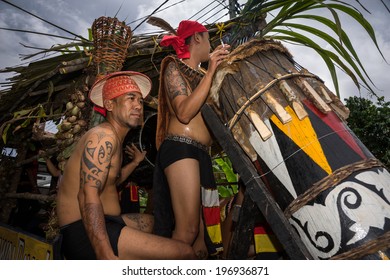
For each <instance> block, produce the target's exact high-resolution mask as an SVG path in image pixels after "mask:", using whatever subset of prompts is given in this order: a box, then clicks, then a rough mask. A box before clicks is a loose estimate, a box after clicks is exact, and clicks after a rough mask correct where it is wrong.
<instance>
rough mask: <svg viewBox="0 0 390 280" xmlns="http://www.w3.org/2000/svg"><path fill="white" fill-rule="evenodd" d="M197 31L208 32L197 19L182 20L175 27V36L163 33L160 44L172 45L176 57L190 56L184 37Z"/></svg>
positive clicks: (164, 45)
mask: <svg viewBox="0 0 390 280" xmlns="http://www.w3.org/2000/svg"><path fill="white" fill-rule="evenodd" d="M197 32H208V30H207V28H206V27H204V26H203V25H202V24H200V23H199V22H197V21H193V20H182V21H181V22H180V24H179V27H178V28H177V36H176V35H165V36H164V37H163V38H162V40H161V42H160V45H161V46H163V47H167V46H172V47H173V48H174V50H175V52H176V54H177V57H178V58H190V51H189V49H188V45H186V44H185V39H187V38H188V37H190V36H192V35H194V34H195V33H197Z"/></svg>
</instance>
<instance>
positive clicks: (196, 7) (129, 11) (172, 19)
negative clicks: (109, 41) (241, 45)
mask: <svg viewBox="0 0 390 280" xmlns="http://www.w3.org/2000/svg"><path fill="white" fill-rule="evenodd" d="M163 2H164V1H163V0H160V1H154V0H132V1H125V0H112V1H106V0H94V1H81V0H35V1H25V0H13V1H12V3H15V4H16V5H19V6H21V7H23V8H24V9H26V10H27V11H30V12H32V13H34V14H36V15H38V16H40V17H42V18H44V19H46V20H48V21H50V22H52V23H54V24H56V25H58V26H60V27H63V28H65V29H67V30H69V31H71V32H74V33H76V34H79V35H82V36H83V37H87V36H88V32H87V31H88V28H90V27H91V25H92V23H93V21H94V20H95V19H96V18H98V17H100V16H110V17H114V16H115V15H116V16H117V17H118V18H119V19H121V20H124V21H126V22H127V23H130V26H131V27H132V28H135V26H137V25H138V24H139V23H140V22H141V21H140V20H139V21H135V20H136V19H140V18H142V17H145V16H147V15H149V14H150V13H151V12H152V11H153V10H155V9H156V8H157V7H158V6H159V5H161V4H162V3H163ZM219 2H220V3H224V2H226V1H219ZM239 2H240V3H244V2H246V1H239ZM346 2H349V3H352V2H353V3H354V4H356V2H355V1H352V0H346ZM360 2H361V3H362V4H363V5H365V6H366V7H367V8H368V9H369V11H370V12H371V14H370V13H368V12H366V11H362V13H363V15H364V16H365V18H366V19H367V20H368V21H369V22H370V23H371V24H372V26H373V27H374V30H375V33H376V36H377V40H378V45H379V46H380V48H381V50H382V53H383V55H384V56H385V58H386V59H387V61H388V63H390V32H388V28H389V24H390V16H389V12H388V11H387V10H386V9H385V8H384V7H383V4H382V3H381V1H380V0H363V1H360ZM174 3H178V4H177V5H175V6H173V7H171V8H169V9H167V10H164V11H163V12H161V13H157V14H156V16H159V17H162V18H163V19H165V20H167V21H168V22H169V23H170V24H171V25H172V26H173V27H177V26H178V24H179V22H180V21H181V20H182V19H188V18H191V17H193V18H192V19H196V20H199V21H205V20H207V18H208V17H210V16H211V15H213V14H214V13H215V12H216V11H218V10H220V9H221V8H222V6H220V5H219V4H218V3H217V2H216V1H211V0H197V1H192V0H191V1H189V0H187V1H182V2H180V0H175V1H169V2H168V3H166V4H165V5H164V6H163V7H162V9H164V8H166V7H168V6H170V5H172V4H174ZM212 8H214V10H213V11H210V10H211V9H212ZM0 10H1V13H0V27H9V28H20V29H28V30H36V31H39V32H46V33H51V34H57V35H63V36H70V37H72V35H70V34H68V33H66V32H64V31H62V30H60V29H58V28H55V27H53V26H51V25H49V24H47V23H44V22H43V21H40V20H39V19H36V18H34V17H32V16H30V15H28V14H26V13H23V12H22V11H20V10H18V9H16V8H14V7H12V6H10V5H7V4H5V3H4V2H0ZM199 11H202V12H201V13H198V12H199ZM197 13H198V14H197ZM225 13H226V11H225ZM219 15H221V14H219ZM226 19H227V16H225V18H222V19H220V20H219V21H224V20H226ZM267 20H271V17H270V16H269V17H268V18H267ZM207 21H211V20H207ZM342 24H343V26H344V28H345V30H346V31H347V32H348V34H349V35H350V37H351V40H352V43H353V44H354V46H355V48H356V52H357V53H358V55H359V56H360V57H361V59H362V63H363V65H364V67H365V68H366V70H367V72H368V74H369V75H370V77H371V78H372V80H373V82H374V84H375V86H376V87H377V88H378V89H377V92H378V94H379V95H384V96H385V97H386V100H388V101H389V100H390V91H389V90H388V89H389V88H390V79H389V78H388V73H389V71H390V66H389V65H388V64H386V62H384V61H383V58H382V57H381V56H380V54H379V53H378V51H377V50H376V47H375V45H374V44H373V43H372V42H371V41H370V39H369V38H368V37H367V35H366V34H365V32H364V31H363V30H362V28H361V27H359V26H358V25H357V24H356V23H354V22H353V20H352V19H348V18H346V17H342ZM156 30H157V29H156V28H155V27H153V26H151V25H149V24H147V23H144V24H142V25H141V26H140V27H139V29H137V30H136V34H137V33H144V32H150V31H156ZM324 31H327V32H328V30H324ZM0 36H1V38H2V43H1V44H0V69H3V68H4V67H7V66H15V65H19V64H21V63H23V62H24V61H22V60H20V57H19V54H26V53H33V52H34V50H30V49H26V48H24V47H22V46H21V45H20V44H19V43H23V44H27V45H30V46H35V47H44V48H48V47H50V46H52V45H54V44H58V43H65V42H67V41H63V40H60V39H55V38H51V37H46V36H38V35H33V34H23V33H17V32H10V31H4V30H0ZM286 46H287V48H288V49H289V50H290V51H291V53H292V54H293V56H294V58H295V59H296V60H297V62H298V63H300V64H301V65H302V66H304V67H305V68H307V69H308V70H309V71H311V72H313V73H314V74H316V75H318V76H319V77H320V78H322V79H323V80H324V81H325V83H326V85H327V86H328V87H329V88H330V89H331V90H332V91H334V87H333V82H332V80H331V77H330V74H329V73H328V70H327V67H326V65H325V64H324V63H323V62H322V59H321V58H320V57H319V56H318V55H317V54H316V52H314V51H311V50H309V49H308V48H302V47H297V46H292V45H286ZM11 75H12V74H11ZM9 76H10V74H0V82H1V81H4V79H5V78H6V77H9ZM339 83H340V91H341V99H342V100H343V99H344V98H346V97H348V96H356V95H357V96H359V95H360V94H361V96H362V97H368V95H367V91H366V90H365V89H362V90H361V92H360V93H359V91H358V89H357V88H356V86H355V85H354V84H353V82H352V81H351V79H350V78H349V77H347V76H346V75H345V74H343V73H340V75H339Z"/></svg>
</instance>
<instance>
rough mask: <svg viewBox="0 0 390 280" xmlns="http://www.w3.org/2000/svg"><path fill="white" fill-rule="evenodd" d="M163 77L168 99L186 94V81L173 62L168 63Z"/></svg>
mask: <svg viewBox="0 0 390 280" xmlns="http://www.w3.org/2000/svg"><path fill="white" fill-rule="evenodd" d="M164 79H165V83H166V86H167V90H168V96H169V99H170V100H173V99H175V97H177V96H179V95H188V93H189V92H188V87H187V83H186V81H185V80H184V78H183V76H182V75H181V74H180V71H179V69H177V66H176V64H175V63H174V62H171V63H169V64H168V66H167V68H166V70H165V75H164Z"/></svg>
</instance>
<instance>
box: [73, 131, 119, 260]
mask: <svg viewBox="0 0 390 280" xmlns="http://www.w3.org/2000/svg"><path fill="white" fill-rule="evenodd" d="M114 143H115V140H114V139H113V137H112V135H107V134H105V133H104V132H102V133H99V134H93V135H91V136H90V137H89V139H88V140H87V141H86V144H85V147H84V150H83V151H82V155H81V159H80V161H81V170H80V191H79V196H78V198H79V204H80V211H81V216H82V218H83V222H84V226H85V229H86V231H87V233H88V237H89V239H90V241H91V244H92V247H93V248H94V250H95V253H96V256H97V258H98V259H110V258H115V256H114V253H113V251H112V248H111V245H110V242H109V239H108V235H107V231H106V227H105V221H104V212H103V206H102V204H101V200H100V194H101V192H102V191H103V189H104V188H105V184H106V181H107V177H108V173H109V169H110V165H111V160H112V157H113V151H114Z"/></svg>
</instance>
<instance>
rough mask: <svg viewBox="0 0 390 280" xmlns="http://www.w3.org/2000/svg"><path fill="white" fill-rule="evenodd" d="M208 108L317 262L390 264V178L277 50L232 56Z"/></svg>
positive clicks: (322, 91)
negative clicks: (227, 130)
mask: <svg viewBox="0 0 390 280" xmlns="http://www.w3.org/2000/svg"><path fill="white" fill-rule="evenodd" d="M208 103H209V104H210V105H212V107H213V108H214V110H215V111H216V112H217V113H218V115H219V116H220V118H221V121H222V122H223V123H225V124H226V125H227V126H228V127H229V128H230V130H231V132H232V134H233V136H234V138H235V140H236V141H237V143H238V144H239V145H240V147H241V148H242V150H243V151H244V152H245V154H246V155H247V156H248V157H249V158H250V160H251V162H252V163H253V165H254V167H255V168H256V170H257V171H258V174H259V177H261V178H262V180H263V182H264V184H265V185H266V186H267V187H268V189H269V190H270V192H271V193H272V194H273V197H274V199H275V203H277V204H278V205H279V207H280V208H281V209H282V210H283V211H284V214H285V217H286V219H287V220H288V221H289V222H290V224H291V226H292V227H293V228H294V229H295V230H296V232H297V233H298V235H299V236H300V238H301V239H302V241H303V243H304V244H305V246H306V247H307V248H308V251H309V252H310V253H311V254H312V256H313V258H315V259H387V258H388V256H390V249H389V241H390V173H389V172H388V170H386V168H385V167H384V166H383V165H382V164H381V163H380V162H379V161H378V160H377V159H376V158H375V157H374V156H373V155H372V154H371V153H370V151H368V149H367V148H366V147H365V146H364V145H363V144H362V143H361V141H360V140H359V139H358V138H357V137H356V136H355V135H354V133H353V132H352V131H351V130H350V129H349V128H348V126H347V124H346V122H345V119H346V118H347V117H348V113H349V112H348V109H347V108H346V107H345V106H344V105H343V104H342V102H341V101H340V100H339V99H338V98H337V97H336V96H335V95H334V94H333V93H332V92H331V91H330V90H329V89H328V88H327V87H326V86H325V85H324V83H323V82H322V81H321V79H320V78H319V77H317V76H316V75H314V74H312V73H310V72H308V71H307V70H306V69H304V68H303V67H302V66H300V65H298V64H297V63H296V62H294V61H293V59H292V56H291V55H290V53H289V52H288V51H287V49H285V48H284V47H283V46H282V45H281V44H280V43H278V42H274V41H260V40H252V41H250V42H248V43H246V44H244V45H242V46H240V47H238V48H237V49H235V50H234V51H232V53H231V54H230V55H229V57H228V58H227V59H226V61H224V62H223V63H222V64H221V65H220V67H219V68H218V70H217V72H216V74H215V76H214V80H213V85H212V88H211V93H210V99H209V101H208Z"/></svg>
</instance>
